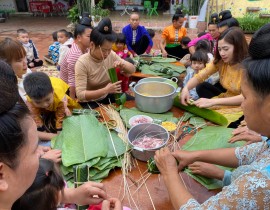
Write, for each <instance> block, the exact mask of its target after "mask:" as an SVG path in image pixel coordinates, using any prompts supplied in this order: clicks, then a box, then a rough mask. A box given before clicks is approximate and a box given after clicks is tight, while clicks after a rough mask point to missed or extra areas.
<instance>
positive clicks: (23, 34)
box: [17, 29, 43, 68]
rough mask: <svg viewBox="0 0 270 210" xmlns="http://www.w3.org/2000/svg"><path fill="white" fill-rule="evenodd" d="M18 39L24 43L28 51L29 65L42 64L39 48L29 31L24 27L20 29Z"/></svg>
mask: <svg viewBox="0 0 270 210" xmlns="http://www.w3.org/2000/svg"><path fill="white" fill-rule="evenodd" d="M17 39H18V40H19V41H20V42H21V43H22V45H23V47H24V49H25V51H26V58H27V66H28V67H29V68H33V67H37V66H42V65H43V61H42V60H40V59H39V57H38V51H37V48H36V47H35V45H34V43H33V41H32V40H31V39H29V35H28V32H27V31H26V30H24V29H18V30H17Z"/></svg>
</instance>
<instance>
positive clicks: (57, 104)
mask: <svg viewBox="0 0 270 210" xmlns="http://www.w3.org/2000/svg"><path fill="white" fill-rule="evenodd" d="M50 80H51V83H52V87H53V91H54V92H53V103H52V104H51V105H50V106H49V107H48V108H46V109H42V108H38V107H36V106H35V105H34V104H33V102H32V100H31V99H30V98H29V97H28V96H27V105H28V107H29V109H30V111H31V114H32V116H33V118H34V120H35V122H36V124H37V127H42V126H43V120H42V118H41V113H42V112H46V111H49V112H55V119H56V122H55V124H56V125H55V126H56V129H61V128H62V122H63V120H64V117H65V116H66V115H65V108H66V107H65V105H64V100H65V99H66V100H67V107H68V108H69V110H70V111H72V110H73V109H75V108H77V109H80V108H81V106H80V104H78V103H77V102H76V101H75V100H73V99H72V98H70V97H69V96H68V95H66V92H67V90H68V88H69V86H68V84H67V83H65V82H64V81H63V80H61V79H59V78H56V77H50Z"/></svg>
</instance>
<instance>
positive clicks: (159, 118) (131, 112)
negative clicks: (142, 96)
mask: <svg viewBox="0 0 270 210" xmlns="http://www.w3.org/2000/svg"><path fill="white" fill-rule="evenodd" d="M136 115H146V116H149V117H151V118H153V120H154V123H161V122H163V121H171V122H175V123H177V122H178V119H177V118H176V117H174V116H173V113H172V112H166V113H162V114H154V113H147V112H142V111H140V110H139V109H137V108H135V107H134V108H130V109H128V108H124V109H122V110H120V116H121V118H122V120H123V122H124V123H125V125H126V126H127V128H130V125H129V123H128V121H129V119H130V118H131V117H134V116H136Z"/></svg>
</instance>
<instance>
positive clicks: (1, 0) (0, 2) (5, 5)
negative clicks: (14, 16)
mask: <svg viewBox="0 0 270 210" xmlns="http://www.w3.org/2000/svg"><path fill="white" fill-rule="evenodd" d="M0 11H6V12H16V11H17V7H16V3H15V0H0Z"/></svg>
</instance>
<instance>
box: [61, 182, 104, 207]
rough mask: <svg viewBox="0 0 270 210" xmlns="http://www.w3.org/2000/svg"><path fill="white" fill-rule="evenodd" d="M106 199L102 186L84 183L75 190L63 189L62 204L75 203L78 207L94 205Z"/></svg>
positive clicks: (95, 183) (94, 183)
mask: <svg viewBox="0 0 270 210" xmlns="http://www.w3.org/2000/svg"><path fill="white" fill-rule="evenodd" d="M104 199H107V194H106V191H105V188H104V184H102V183H97V182H85V183H84V184H82V185H81V186H79V187H77V188H65V189H64V196H63V200H62V203H76V204H78V205H89V204H92V205H96V204H99V203H101V202H102V201H103V200H104Z"/></svg>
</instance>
